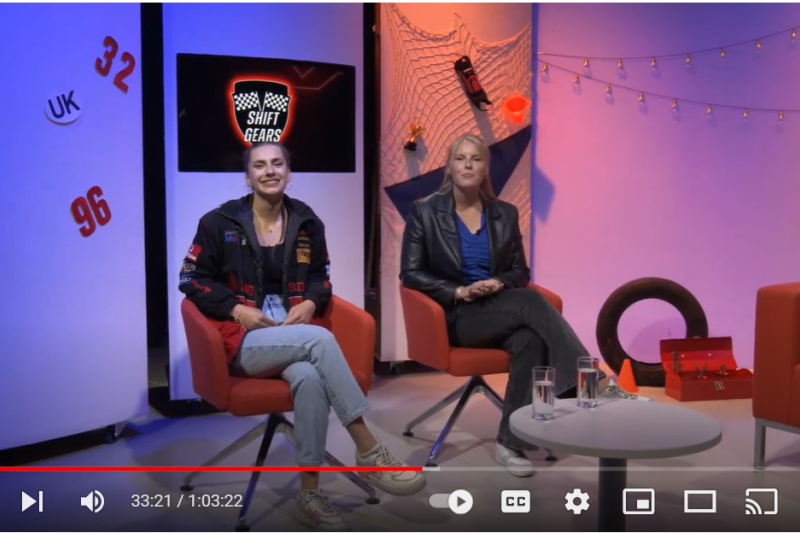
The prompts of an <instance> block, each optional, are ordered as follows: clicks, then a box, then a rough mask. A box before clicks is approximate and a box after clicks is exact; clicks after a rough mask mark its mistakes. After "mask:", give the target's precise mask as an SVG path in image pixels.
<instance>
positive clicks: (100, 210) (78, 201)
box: [70, 185, 111, 237]
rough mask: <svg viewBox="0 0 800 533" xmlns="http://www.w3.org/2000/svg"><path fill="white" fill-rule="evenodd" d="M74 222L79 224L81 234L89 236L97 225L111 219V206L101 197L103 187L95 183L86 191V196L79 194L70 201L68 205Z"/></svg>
mask: <svg viewBox="0 0 800 533" xmlns="http://www.w3.org/2000/svg"><path fill="white" fill-rule="evenodd" d="M70 211H72V216H73V218H74V219H75V222H77V223H78V225H80V226H81V227H80V232H81V235H83V236H84V237H88V236H90V235H91V234H92V233H94V232H95V230H96V229H97V226H98V225H100V226H105V225H106V224H108V223H109V222H110V221H111V208H109V207H108V202H106V201H105V199H103V189H101V188H100V187H99V186H98V185H95V186H94V187H92V188H91V189H89V190H88V192H87V193H86V197H85V198H84V197H83V196H79V197H77V198H75V200H73V201H72V205H71V206H70Z"/></svg>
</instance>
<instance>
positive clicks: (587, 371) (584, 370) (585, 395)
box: [578, 357, 600, 408]
mask: <svg viewBox="0 0 800 533" xmlns="http://www.w3.org/2000/svg"><path fill="white" fill-rule="evenodd" d="M599 381H600V360H599V359H598V358H596V357H581V358H579V359H578V407H588V408H592V407H597V388H598V384H599Z"/></svg>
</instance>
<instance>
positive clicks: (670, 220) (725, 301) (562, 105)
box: [531, 4, 800, 367]
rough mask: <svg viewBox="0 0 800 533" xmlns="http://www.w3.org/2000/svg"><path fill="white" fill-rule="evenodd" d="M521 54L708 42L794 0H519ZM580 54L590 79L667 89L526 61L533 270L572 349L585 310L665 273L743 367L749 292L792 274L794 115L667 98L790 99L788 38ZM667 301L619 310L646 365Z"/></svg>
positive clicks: (770, 20) (799, 132)
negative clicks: (528, 39) (563, 1)
mask: <svg viewBox="0 0 800 533" xmlns="http://www.w3.org/2000/svg"><path fill="white" fill-rule="evenodd" d="M533 19H534V20H533V23H534V26H535V27H538V42H534V57H535V58H536V57H538V58H539V59H546V61H548V62H550V63H551V64H552V65H558V66H561V67H565V68H568V69H570V70H572V71H576V72H582V71H583V60H582V59H580V58H577V59H566V58H558V57H550V56H547V57H545V56H542V55H539V56H536V53H537V52H539V53H541V52H550V53H558V54H569V55H576V56H579V57H580V56H583V55H592V56H612V57H616V56H645V57H649V56H650V55H653V54H671V53H684V52H686V51H690V50H699V49H704V48H714V47H717V46H720V45H723V44H730V43H735V42H739V41H742V40H747V39H751V38H757V37H760V36H764V35H767V34H770V33H773V32H776V31H779V30H791V28H792V25H793V24H797V25H798V28H799V29H800V6H798V5H791V4H786V5H722V4H714V5H678V4H669V5H650V4H648V5H630V4H619V5H601V4H592V5H588V4H584V5H557V4H542V5H540V6H538V8H535V9H534V13H533ZM657 66H658V68H657V70H653V69H652V68H651V65H650V61H649V60H645V61H640V62H634V61H627V62H625V71H626V73H627V76H626V79H620V77H619V76H618V72H617V64H616V62H615V61H611V62H600V61H596V60H595V61H590V68H591V75H592V76H593V77H594V78H595V79H602V80H606V81H609V82H613V83H619V84H622V85H626V86H630V87H634V88H636V89H641V90H644V91H648V92H653V93H659V94H664V95H668V96H674V97H677V98H678V99H679V104H678V111H677V112H673V111H672V109H671V101H670V100H659V99H656V98H653V97H650V96H646V97H645V101H646V103H647V105H646V107H644V108H642V107H641V106H640V105H639V104H638V102H637V98H638V93H636V92H627V91H622V90H619V89H612V93H613V99H608V98H606V96H605V93H604V91H605V84H604V83H595V82H592V81H590V80H589V79H586V78H585V77H584V78H583V79H582V80H581V82H580V88H576V87H575V86H574V83H573V75H572V74H571V73H567V72H563V71H559V70H557V69H555V68H550V69H549V76H544V77H543V76H542V75H541V74H542V72H541V70H539V68H538V64H537V63H536V61H535V60H534V68H535V69H536V70H535V71H534V78H533V80H532V81H533V94H534V96H535V104H534V105H535V110H536V111H535V112H536V116H535V117H534V119H533V127H534V132H533V138H534V140H535V143H536V145H535V151H534V154H533V178H532V186H531V189H532V190H531V196H532V198H533V205H532V211H533V219H532V224H533V226H532V233H533V252H532V254H531V255H532V263H533V272H534V279H535V281H536V282H537V283H541V284H543V285H545V286H547V287H549V288H551V289H553V290H555V291H556V292H558V293H559V294H561V295H562V296H563V298H564V302H565V315H566V317H567V318H568V320H569V321H570V322H571V323H572V324H573V326H574V327H575V329H576V331H577V332H578V334H579V336H580V337H581V339H582V340H583V341H584V342H585V343H586V345H587V347H589V349H590V350H591V351H592V352H594V353H597V354H598V355H599V352H598V350H597V342H596V340H595V325H596V320H597V315H598V312H599V310H600V308H601V306H602V305H603V303H604V301H605V300H606V298H607V297H608V296H609V294H611V292H613V291H614V290H615V289H616V288H617V287H619V286H620V285H622V284H624V283H626V282H628V281H630V280H632V279H635V278H640V277H647V276H659V277H665V278H668V279H671V280H674V281H676V282H678V283H680V284H682V285H683V286H685V287H686V288H687V289H689V290H690V291H691V292H692V293H694V295H695V296H696V297H697V298H698V299H699V301H700V303H701V304H702V305H703V307H704V309H705V312H706V315H707V317H708V322H709V329H710V334H711V335H715V336H732V337H733V343H734V350H735V353H736V356H737V359H738V360H739V362H740V364H742V365H743V366H745V367H748V366H749V367H752V357H753V331H754V315H755V295H756V291H757V289H758V288H759V287H760V286H763V285H767V284H772V283H781V282H787V281H796V280H798V279H800V269H798V266H800V246H798V244H797V243H798V234H799V233H800V209H798V205H800V179H798V175H797V173H798V171H797V168H798V163H800V150H798V146H800V113H790V112H787V113H786V114H785V118H784V120H783V121H782V123H781V122H779V120H778V113H777V111H776V112H769V113H762V112H756V111H751V112H750V113H749V117H748V119H747V120H743V117H742V109H733V110H728V109H722V108H720V107H716V108H714V109H713V111H712V117H713V118H711V119H709V118H708V117H707V116H706V106H705V105H689V104H686V103H680V99H681V98H686V99H694V100H700V101H702V102H708V103H719V104H730V105H739V106H743V107H751V109H752V107H763V108H776V109H791V108H794V109H800V101H799V100H798V94H800V69H798V66H800V49H798V47H797V43H796V42H793V41H792V39H791V36H790V32H789V31H787V32H785V33H783V34H782V35H780V36H776V37H772V38H769V39H765V40H763V42H762V48H761V50H760V51H759V50H757V49H756V46H755V44H751V45H747V46H741V47H733V48H728V49H727V50H726V57H725V59H724V60H723V59H722V58H721V57H720V53H719V51H717V50H715V51H712V52H710V53H706V54H699V55H695V56H692V60H691V67H688V66H687V64H686V62H685V58H684V56H683V55H680V56H678V57H677V58H675V59H672V60H659V61H658V62H657ZM684 333H685V327H684V325H683V322H682V320H681V318H680V316H679V314H678V312H677V311H675V310H674V309H672V308H671V307H670V306H668V305H667V304H663V303H660V302H652V301H651V302H642V303H639V304H636V305H635V306H633V307H631V309H630V310H629V311H628V312H627V313H626V314H625V315H624V316H623V320H622V323H621V325H620V338H621V340H622V343H623V346H624V347H625V348H626V349H627V350H628V351H629V353H631V354H632V355H634V356H636V357H637V358H638V359H640V360H643V361H655V360H657V357H658V341H659V340H660V339H662V338H667V337H671V336H682V335H683V334H684Z"/></svg>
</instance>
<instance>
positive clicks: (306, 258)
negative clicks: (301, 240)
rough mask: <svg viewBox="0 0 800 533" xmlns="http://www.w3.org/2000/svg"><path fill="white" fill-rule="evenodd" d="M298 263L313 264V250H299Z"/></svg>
mask: <svg viewBox="0 0 800 533" xmlns="http://www.w3.org/2000/svg"><path fill="white" fill-rule="evenodd" d="M297 262H298V263H311V250H309V249H308V248H298V249H297Z"/></svg>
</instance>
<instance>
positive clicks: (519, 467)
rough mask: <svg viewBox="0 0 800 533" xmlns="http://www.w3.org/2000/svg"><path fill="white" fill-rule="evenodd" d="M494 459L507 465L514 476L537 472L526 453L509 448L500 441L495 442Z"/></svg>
mask: <svg viewBox="0 0 800 533" xmlns="http://www.w3.org/2000/svg"><path fill="white" fill-rule="evenodd" d="M494 460H495V461H497V462H498V463H500V464H501V465H503V466H505V467H506V468H507V469H508V473H509V474H511V475H512V476H517V477H531V476H532V475H534V474H535V473H536V470H535V469H534V468H533V463H531V462H530V461H529V460H528V458H527V457H525V455H523V454H521V453H519V452H515V451H514V450H509V449H508V448H506V447H505V446H503V445H502V444H500V443H495V450H494Z"/></svg>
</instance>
